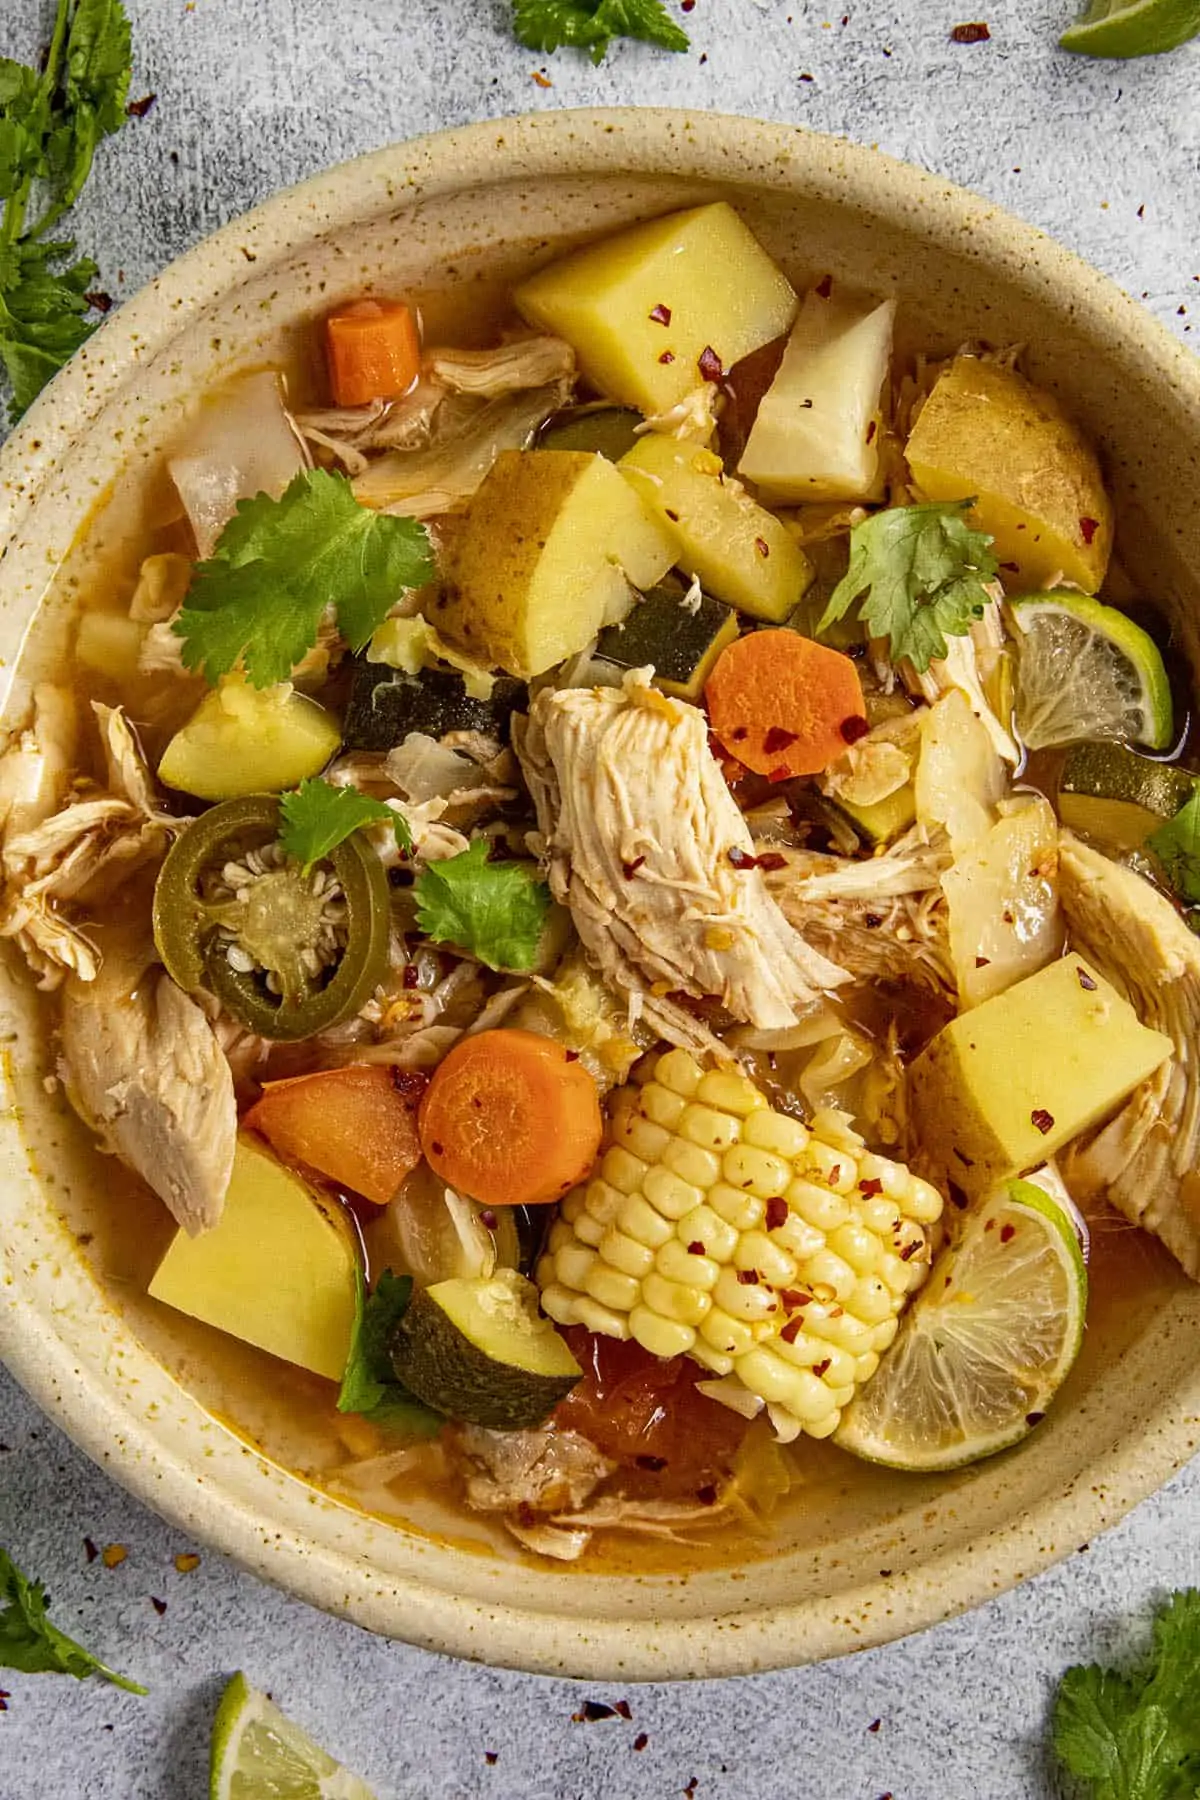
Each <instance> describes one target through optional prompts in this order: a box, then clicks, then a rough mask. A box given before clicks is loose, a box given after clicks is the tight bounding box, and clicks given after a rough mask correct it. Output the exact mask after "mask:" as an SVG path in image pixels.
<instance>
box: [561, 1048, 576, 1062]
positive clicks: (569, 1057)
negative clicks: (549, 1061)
mask: <svg viewBox="0 0 1200 1800" xmlns="http://www.w3.org/2000/svg"><path fill="white" fill-rule="evenodd" d="M564 1060H565V1061H566V1062H578V1061H579V1052H578V1050H568V1051H567V1052H566V1054H565V1057H564Z"/></svg>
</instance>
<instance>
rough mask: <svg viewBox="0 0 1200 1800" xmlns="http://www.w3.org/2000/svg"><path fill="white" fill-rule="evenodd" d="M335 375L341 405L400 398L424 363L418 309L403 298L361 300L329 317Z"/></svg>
mask: <svg viewBox="0 0 1200 1800" xmlns="http://www.w3.org/2000/svg"><path fill="white" fill-rule="evenodd" d="M325 350H326V355H327V357H328V361H329V379H330V382H331V384H332V387H333V398H334V403H335V405H337V406H365V405H366V404H367V402H368V400H398V399H399V398H400V397H401V395H402V394H407V392H408V390H409V388H410V387H411V386H412V384H413V382H414V381H415V380H416V379H417V376H418V374H419V373H420V368H421V339H420V335H419V333H418V330H417V321H416V318H415V317H414V315H413V312H412V309H411V308H410V307H407V306H405V305H404V303H403V302H402V301H400V300H355V301H354V302H353V303H352V304H351V305H349V306H342V307H339V308H338V310H337V311H336V312H332V313H330V315H329V317H328V318H327V319H326V321H325Z"/></svg>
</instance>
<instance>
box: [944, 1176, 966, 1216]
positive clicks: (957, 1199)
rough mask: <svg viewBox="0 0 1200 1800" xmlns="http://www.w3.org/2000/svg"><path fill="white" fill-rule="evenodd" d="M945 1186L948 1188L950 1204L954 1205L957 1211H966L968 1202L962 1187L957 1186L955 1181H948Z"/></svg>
mask: <svg viewBox="0 0 1200 1800" xmlns="http://www.w3.org/2000/svg"><path fill="white" fill-rule="evenodd" d="M946 1186H947V1187H948V1188H949V1189H950V1204H951V1206H956V1207H957V1208H958V1210H959V1212H966V1210H967V1204H968V1202H967V1196H966V1194H965V1193H964V1192H963V1190H962V1188H960V1187H959V1185H958V1183H957V1181H948V1182H947V1183H946Z"/></svg>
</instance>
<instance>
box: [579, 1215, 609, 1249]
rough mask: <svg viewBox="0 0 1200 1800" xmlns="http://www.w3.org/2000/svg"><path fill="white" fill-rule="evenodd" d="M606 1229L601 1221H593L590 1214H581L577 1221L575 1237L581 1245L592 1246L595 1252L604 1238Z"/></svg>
mask: <svg viewBox="0 0 1200 1800" xmlns="http://www.w3.org/2000/svg"><path fill="white" fill-rule="evenodd" d="M605 1229H606V1228H605V1226H603V1225H602V1224H601V1223H600V1221H599V1219H593V1218H592V1216H591V1214H590V1213H586V1212H582V1213H580V1215H579V1217H578V1218H577V1219H576V1221H575V1236H576V1237H577V1238H578V1239H579V1242H580V1243H581V1244H590V1245H591V1247H592V1249H593V1250H594V1249H595V1248H596V1246H597V1245H598V1244H599V1242H600V1239H601V1238H602V1237H603V1236H604V1232H605Z"/></svg>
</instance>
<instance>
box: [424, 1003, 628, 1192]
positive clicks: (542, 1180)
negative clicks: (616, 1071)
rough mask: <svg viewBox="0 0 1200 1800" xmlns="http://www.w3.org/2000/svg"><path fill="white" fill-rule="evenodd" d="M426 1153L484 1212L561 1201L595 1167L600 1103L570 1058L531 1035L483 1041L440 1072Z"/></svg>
mask: <svg viewBox="0 0 1200 1800" xmlns="http://www.w3.org/2000/svg"><path fill="white" fill-rule="evenodd" d="M420 1123H421V1144H422V1147H423V1149H424V1151H425V1155H426V1157H427V1158H428V1160H429V1164H430V1166H431V1167H432V1168H433V1169H434V1170H435V1171H436V1172H437V1174H439V1175H440V1176H441V1177H442V1179H443V1181H446V1182H448V1183H449V1184H450V1186H451V1187H452V1188H457V1189H458V1190H459V1191H460V1192H462V1193H464V1194H469V1195H470V1197H471V1198H472V1199H473V1200H481V1201H482V1202H483V1204H484V1205H485V1206H536V1205H538V1204H540V1203H541V1202H543V1201H550V1200H561V1199H562V1197H563V1195H564V1194H565V1193H567V1192H568V1191H569V1190H570V1189H571V1188H573V1187H574V1186H575V1184H576V1182H577V1181H581V1180H582V1179H583V1177H584V1176H585V1175H586V1174H587V1173H588V1170H589V1169H590V1168H591V1166H592V1164H593V1163H594V1162H595V1160H596V1154H597V1152H598V1150H599V1148H600V1134H601V1130H602V1125H601V1119H600V1101H599V1099H598V1097H597V1094H596V1088H595V1084H594V1082H593V1081H592V1078H591V1076H590V1075H589V1074H588V1073H587V1070H586V1069H585V1068H584V1067H583V1066H582V1064H581V1063H580V1062H579V1061H578V1059H577V1058H575V1057H573V1056H572V1053H571V1052H570V1051H569V1050H565V1049H564V1048H563V1046H562V1045H561V1044H556V1043H554V1042H553V1041H552V1040H551V1039H550V1038H544V1037H539V1036H538V1035H537V1033H536V1032H532V1031H508V1030H503V1031H481V1032H479V1033H478V1034H477V1035H476V1036H474V1037H468V1038H462V1039H460V1040H459V1042H458V1043H457V1044H455V1046H454V1048H453V1050H451V1052H450V1054H449V1055H448V1056H447V1057H446V1059H445V1061H444V1062H442V1063H441V1064H440V1065H439V1066H438V1068H437V1070H436V1072H435V1074H434V1076H433V1079H432V1081H431V1082H430V1084H429V1091H428V1093H427V1094H426V1095H425V1098H424V1100H423V1101H422V1103H421V1121H420Z"/></svg>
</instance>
